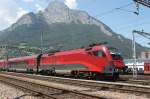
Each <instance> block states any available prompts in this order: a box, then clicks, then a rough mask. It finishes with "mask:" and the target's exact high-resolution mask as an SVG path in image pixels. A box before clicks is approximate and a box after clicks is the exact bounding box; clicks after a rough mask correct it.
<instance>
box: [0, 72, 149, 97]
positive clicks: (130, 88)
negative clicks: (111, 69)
mask: <svg viewBox="0 0 150 99" xmlns="http://www.w3.org/2000/svg"><path fill="white" fill-rule="evenodd" d="M4 74H5V75H8V76H10V75H11V76H16V77H24V78H29V79H34V80H37V79H38V80H40V81H47V82H48V83H52V82H53V83H59V84H60V83H61V84H67V85H73V86H79V87H81V88H90V89H86V90H87V91H88V92H89V93H88V92H85V93H86V94H92V93H94V92H95V91H96V92H98V91H101V90H111V91H119V92H123V93H124V92H126V93H134V94H138V95H146V96H147V97H148V98H149V97H150V86H148V85H147V86H143V85H139V84H130V83H122V82H120V83H118V82H104V81H91V80H81V79H70V78H62V77H51V76H41V75H31V74H22V73H7V72H2V73H0V77H1V75H4ZM91 89H94V90H91ZM82 92H83V90H82ZM94 95H95V94H94ZM97 95H98V94H97ZM97 95H96V96H97ZM87 96H88V95H87ZM98 97H100V96H98ZM101 98H104V97H101Z"/></svg>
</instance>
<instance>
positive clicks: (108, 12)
mask: <svg viewBox="0 0 150 99" xmlns="http://www.w3.org/2000/svg"><path fill="white" fill-rule="evenodd" d="M132 4H133V3H128V4H126V5H122V6H120V7H117V8H114V9H112V10H109V11H106V12H103V13H101V14H97V15H95V16H94V17H101V16H104V15H107V14H110V13H113V12H115V11H117V10H120V9H122V8H126V7H128V6H130V5H132Z"/></svg>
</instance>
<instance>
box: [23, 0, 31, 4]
mask: <svg viewBox="0 0 150 99" xmlns="http://www.w3.org/2000/svg"><path fill="white" fill-rule="evenodd" d="M23 1H24V2H28V3H32V2H33V1H34V0H23Z"/></svg>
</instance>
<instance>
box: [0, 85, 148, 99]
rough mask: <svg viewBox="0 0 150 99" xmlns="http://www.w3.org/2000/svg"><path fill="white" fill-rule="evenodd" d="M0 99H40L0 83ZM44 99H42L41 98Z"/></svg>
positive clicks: (122, 96) (119, 96)
mask: <svg viewBox="0 0 150 99" xmlns="http://www.w3.org/2000/svg"><path fill="white" fill-rule="evenodd" d="M95 94H100V95H101V96H103V97H107V98H109V99H149V98H146V96H141V95H140V96H137V95H135V94H132V93H130V94H129V93H119V92H111V91H100V92H98V93H96V92H95ZM0 99H42V98H41V97H35V96H33V95H32V94H30V93H27V92H24V91H22V90H20V89H18V88H15V87H12V86H10V85H7V84H4V83H2V82H0ZM43 99H44V98H43Z"/></svg>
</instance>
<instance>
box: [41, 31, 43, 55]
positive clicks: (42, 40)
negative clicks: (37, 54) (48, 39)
mask: <svg viewBox="0 0 150 99" xmlns="http://www.w3.org/2000/svg"><path fill="white" fill-rule="evenodd" d="M42 53H43V32H42V33H41V54H42Z"/></svg>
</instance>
